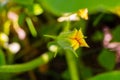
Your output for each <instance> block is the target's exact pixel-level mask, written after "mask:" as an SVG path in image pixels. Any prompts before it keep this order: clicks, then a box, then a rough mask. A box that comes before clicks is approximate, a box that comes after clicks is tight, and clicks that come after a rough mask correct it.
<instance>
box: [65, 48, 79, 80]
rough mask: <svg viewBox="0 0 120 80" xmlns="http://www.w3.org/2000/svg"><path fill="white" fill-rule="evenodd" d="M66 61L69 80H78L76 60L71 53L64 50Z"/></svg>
mask: <svg viewBox="0 0 120 80" xmlns="http://www.w3.org/2000/svg"><path fill="white" fill-rule="evenodd" d="M66 59H67V63H68V68H69V72H70V76H71V80H80V77H79V74H78V69H77V62H76V61H77V60H76V59H78V58H76V56H75V55H74V54H73V52H72V51H70V50H66Z"/></svg>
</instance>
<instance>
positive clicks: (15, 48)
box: [8, 42, 20, 54]
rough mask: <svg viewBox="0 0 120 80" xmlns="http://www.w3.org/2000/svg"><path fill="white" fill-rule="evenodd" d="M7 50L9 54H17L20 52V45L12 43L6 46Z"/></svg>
mask: <svg viewBox="0 0 120 80" xmlns="http://www.w3.org/2000/svg"><path fill="white" fill-rule="evenodd" d="M8 50H9V51H10V52H11V53H14V54H15V53H17V52H18V51H19V50H20V44H18V43H17V42H13V43H11V44H9V45H8Z"/></svg>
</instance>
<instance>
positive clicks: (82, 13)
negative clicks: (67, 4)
mask: <svg viewBox="0 0 120 80" xmlns="http://www.w3.org/2000/svg"><path fill="white" fill-rule="evenodd" d="M77 14H78V16H80V17H81V18H83V19H85V20H88V10H87V8H85V9H80V10H79V11H78V12H77Z"/></svg>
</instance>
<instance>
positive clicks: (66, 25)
mask: <svg viewBox="0 0 120 80" xmlns="http://www.w3.org/2000/svg"><path fill="white" fill-rule="evenodd" d="M69 30H70V21H67V22H65V26H64V28H63V31H64V32H66V31H69Z"/></svg>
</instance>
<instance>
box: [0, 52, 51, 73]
mask: <svg viewBox="0 0 120 80" xmlns="http://www.w3.org/2000/svg"><path fill="white" fill-rule="evenodd" d="M52 58H53V54H52V53H49V52H48V53H44V54H43V55H41V56H40V57H38V58H36V59H34V60H32V61H30V62H27V63H23V64H14V65H3V66H0V72H6V73H10V72H12V73H14V72H25V71H29V70H32V69H34V68H36V67H38V66H40V65H43V64H45V63H47V62H48V61H50V60H51V59H52Z"/></svg>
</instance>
